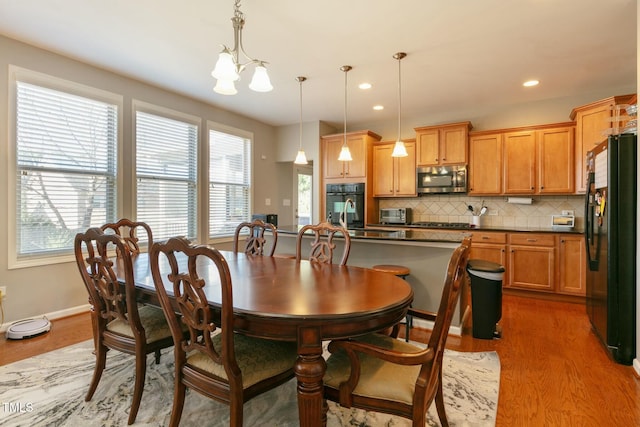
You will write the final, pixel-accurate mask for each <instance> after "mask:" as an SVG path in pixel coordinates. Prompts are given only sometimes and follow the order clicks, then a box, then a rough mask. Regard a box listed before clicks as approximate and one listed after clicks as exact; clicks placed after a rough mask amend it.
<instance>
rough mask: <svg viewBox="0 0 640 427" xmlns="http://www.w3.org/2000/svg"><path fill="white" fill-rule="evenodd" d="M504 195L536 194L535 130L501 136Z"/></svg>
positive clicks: (507, 133)
mask: <svg viewBox="0 0 640 427" xmlns="http://www.w3.org/2000/svg"><path fill="white" fill-rule="evenodd" d="M502 138H503V151H502V155H503V159H502V161H503V167H504V178H503V179H504V181H503V183H504V194H534V193H535V192H536V132H535V130H528V131H520V132H506V133H504V134H503V137H502Z"/></svg>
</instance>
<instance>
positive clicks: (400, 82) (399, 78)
mask: <svg viewBox="0 0 640 427" xmlns="http://www.w3.org/2000/svg"><path fill="white" fill-rule="evenodd" d="M401 60H402V57H399V58H398V141H401V140H402V139H401V137H400V129H401V126H400V119H401V111H402V78H401V77H400V62H402V61H401Z"/></svg>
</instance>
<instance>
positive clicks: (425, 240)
mask: <svg viewBox="0 0 640 427" xmlns="http://www.w3.org/2000/svg"><path fill="white" fill-rule="evenodd" d="M299 228H300V227H298V226H279V227H278V244H277V247H276V255H293V254H295V253H296V237H297V235H298V230H299ZM349 234H350V236H351V251H350V254H349V260H348V262H347V264H348V265H354V266H358V267H372V266H374V265H376V264H398V265H403V266H405V267H408V268H409V269H411V274H410V275H409V276H408V277H407V278H406V280H407V281H408V282H409V284H410V285H411V287H412V288H413V292H414V302H413V306H414V307H416V308H421V309H424V310H430V311H434V312H435V311H438V305H439V304H440V296H441V294H442V288H443V286H444V279H445V275H446V269H447V265H448V263H449V258H450V257H451V254H452V253H453V250H454V249H455V248H456V247H458V246H459V245H460V242H462V240H463V239H464V237H466V236H468V235H469V233H468V232H467V231H460V230H457V231H454V230H389V229H387V230H385V229H382V228H381V229H376V228H366V229H356V230H349ZM305 240H306V238H305ZM336 240H337V243H336V245H337V248H336V250H337V251H338V253H341V252H340V251H342V242H343V239H336ZM308 241H309V243H310V242H311V237H309V238H308ZM307 246H308V244H307ZM305 249H306V247H305V241H303V242H302V250H303V255H304V253H305ZM420 323H422V321H420V320H418V319H416V320H415V321H414V324H415V325H417V326H425V327H429V326H430V325H428V324H426V323H425V324H424V325H421V324H420ZM460 324H461V314H460V308H459V307H458V308H457V309H456V312H455V313H454V319H453V321H452V332H453V333H457V334H459V333H460Z"/></svg>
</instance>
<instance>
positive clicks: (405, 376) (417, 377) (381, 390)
mask: <svg viewBox="0 0 640 427" xmlns="http://www.w3.org/2000/svg"><path fill="white" fill-rule="evenodd" d="M470 245H471V241H470V239H465V240H464V241H463V242H462V244H461V245H460V246H458V247H457V248H456V249H455V250H454V252H453V254H452V256H451V258H450V260H449V265H448V268H447V274H446V278H445V283H444V289H443V290H442V296H441V299H440V306H439V308H438V312H437V313H430V312H427V311H424V310H418V309H416V308H410V309H409V313H410V314H411V315H412V316H414V317H418V318H423V319H429V320H432V321H434V322H435V323H434V326H433V331H432V333H431V336H430V338H429V343H428V345H427V347H426V348H421V347H418V346H415V345H413V344H412V343H407V342H404V341H402V340H400V339H397V338H394V337H391V336H387V335H383V334H378V333H371V334H368V335H365V336H363V337H359V338H355V339H347V340H335V341H332V342H331V343H330V344H329V351H330V352H331V355H330V356H329V358H328V360H327V370H326V373H325V375H324V396H325V398H326V399H329V400H332V401H334V402H337V403H338V404H340V405H341V406H343V407H345V408H351V407H356V408H360V409H364V410H367V411H377V412H385V413H389V414H393V415H398V416H401V417H404V418H408V419H410V420H412V425H413V426H414V427H417V426H420V427H424V425H425V422H426V414H427V410H428V409H429V406H431V404H432V403H433V401H434V399H435V402H436V409H437V411H438V418H439V419H440V423H441V425H442V426H448V425H449V424H448V421H447V415H446V412H445V407H444V399H443V394H442V359H443V356H444V348H445V343H446V340H447V335H448V332H449V326H450V325H451V320H452V317H453V312H454V310H455V307H456V303H457V301H458V298H459V293H460V287H461V285H462V284H463V281H464V280H468V278H467V274H466V265H467V261H468V259H469V249H470Z"/></svg>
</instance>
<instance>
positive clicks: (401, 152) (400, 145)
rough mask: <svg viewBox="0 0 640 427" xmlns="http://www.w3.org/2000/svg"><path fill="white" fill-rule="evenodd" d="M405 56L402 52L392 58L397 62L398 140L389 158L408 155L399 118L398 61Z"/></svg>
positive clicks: (399, 81)
mask: <svg viewBox="0 0 640 427" xmlns="http://www.w3.org/2000/svg"><path fill="white" fill-rule="evenodd" d="M405 56H407V54H406V53H404V52H398V53H396V54H395V55H393V57H394V58H395V59H397V60H398V139H397V140H396V143H395V145H394V146H393V152H392V153H391V157H407V156H408V155H409V153H407V147H405V145H404V142H402V137H401V118H402V81H401V78H400V77H401V75H400V61H402V58H404V57H405Z"/></svg>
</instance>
